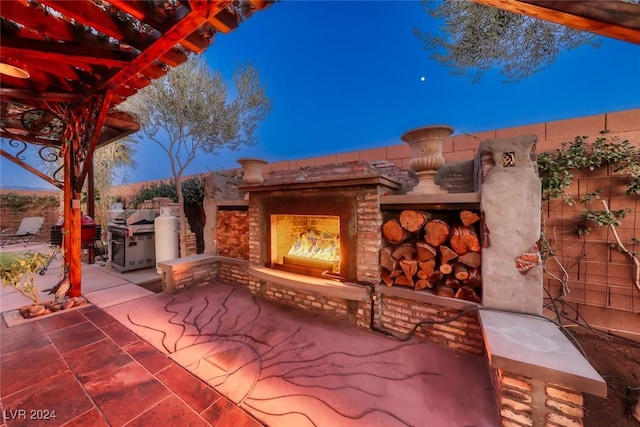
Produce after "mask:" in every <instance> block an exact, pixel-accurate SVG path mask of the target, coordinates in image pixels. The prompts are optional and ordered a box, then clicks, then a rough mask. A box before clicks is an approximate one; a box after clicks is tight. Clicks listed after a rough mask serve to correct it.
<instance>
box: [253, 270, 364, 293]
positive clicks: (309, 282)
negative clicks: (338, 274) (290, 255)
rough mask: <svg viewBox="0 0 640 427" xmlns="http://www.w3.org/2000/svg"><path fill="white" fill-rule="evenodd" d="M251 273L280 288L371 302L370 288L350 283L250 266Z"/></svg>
mask: <svg viewBox="0 0 640 427" xmlns="http://www.w3.org/2000/svg"><path fill="white" fill-rule="evenodd" d="M249 272H250V273H251V274H252V275H253V276H254V277H255V278H256V279H260V280H266V281H268V282H271V283H275V284H277V285H280V286H285V287H290V288H295V289H303V290H305V291H308V292H316V293H320V294H322V295H327V296H332V297H335V298H344V299H347V300H353V301H369V299H370V298H369V288H368V287H367V286H363V285H358V284H355V283H349V282H339V281H336V280H328V279H322V278H317V277H310V276H305V275H302V274H296V273H290V272H288V271H282V270H276V269H273V268H266V267H257V266H250V267H249Z"/></svg>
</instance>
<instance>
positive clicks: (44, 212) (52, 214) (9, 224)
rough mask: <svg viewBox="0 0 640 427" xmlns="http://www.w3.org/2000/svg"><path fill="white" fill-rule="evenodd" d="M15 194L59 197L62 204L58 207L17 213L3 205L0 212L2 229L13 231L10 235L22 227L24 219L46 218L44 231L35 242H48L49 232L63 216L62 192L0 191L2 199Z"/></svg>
mask: <svg viewBox="0 0 640 427" xmlns="http://www.w3.org/2000/svg"><path fill="white" fill-rule="evenodd" d="M9 193H14V194H17V195H19V196H29V197H33V196H35V197H51V196H53V197H58V198H59V199H60V203H59V205H58V206H44V207H42V206H36V207H30V208H28V209H26V210H24V211H15V210H14V209H11V208H10V207H7V206H5V203H2V212H0V229H1V230H5V229H12V230H11V231H9V233H12V232H15V231H16V230H17V228H18V227H19V226H20V222H21V221H22V218H27V217H32V216H41V217H44V224H43V225H42V231H41V232H40V235H39V236H37V237H36V238H35V239H34V241H40V242H46V241H48V240H49V231H50V230H51V226H53V225H55V223H56V222H58V219H59V218H60V216H61V215H62V210H61V208H62V191H56V190H53V191H34V190H7V189H2V190H0V198H4V197H6V195H7V194H9Z"/></svg>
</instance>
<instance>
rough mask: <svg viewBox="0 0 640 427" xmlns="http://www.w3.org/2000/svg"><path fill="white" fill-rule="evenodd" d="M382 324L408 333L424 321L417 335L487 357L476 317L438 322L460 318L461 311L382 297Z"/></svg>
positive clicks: (473, 315)
mask: <svg viewBox="0 0 640 427" xmlns="http://www.w3.org/2000/svg"><path fill="white" fill-rule="evenodd" d="M381 315H382V318H381V320H382V323H381V326H383V327H384V328H386V329H390V330H394V331H398V332H401V333H403V334H407V333H409V332H410V331H411V330H412V329H413V327H414V326H415V325H416V323H418V322H420V321H422V320H425V321H428V322H429V321H430V322H436V323H424V324H423V325H421V326H420V327H419V328H418V329H416V331H415V336H417V337H420V338H423V339H426V340H428V341H431V342H434V343H436V344H440V345H442V346H445V347H450V348H453V349H455V350H463V351H467V352H470V353H475V354H484V353H485V348H484V341H483V338H482V330H481V329H480V324H479V322H478V317H477V316H476V315H475V314H466V315H464V316H460V317H459V318H457V319H455V320H452V321H450V322H447V323H439V322H442V321H444V320H445V319H452V318H454V317H456V316H459V315H460V310H455V309H450V308H447V307H443V306H438V305H435V304H427V303H424V302H418V301H412V300H409V299H405V298H397V297H392V296H387V295H383V296H382V306H381Z"/></svg>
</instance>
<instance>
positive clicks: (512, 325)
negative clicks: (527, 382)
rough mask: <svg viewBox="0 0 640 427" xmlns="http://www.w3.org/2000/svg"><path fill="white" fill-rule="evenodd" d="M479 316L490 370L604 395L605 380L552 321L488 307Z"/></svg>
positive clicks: (605, 388) (605, 394)
mask: <svg viewBox="0 0 640 427" xmlns="http://www.w3.org/2000/svg"><path fill="white" fill-rule="evenodd" d="M479 318H480V325H481V327H482V331H483V335H484V340H485V344H486V349H487V355H488V357H489V361H490V363H491V367H492V368H493V369H501V370H504V371H508V372H511V373H514V374H517V375H521V376H523V377H527V378H536V379H539V380H542V381H545V382H548V383H555V384H559V385H562V386H564V387H568V388H572V389H574V390H577V391H580V392H584V393H589V394H592V395H595V396H599V397H606V396H607V383H606V382H605V381H604V379H602V377H601V376H600V375H599V374H598V372H596V370H595V369H594V368H593V367H592V366H591V364H589V362H588V361H587V360H586V359H585V358H584V356H583V355H582V354H581V353H580V352H579V351H578V349H577V348H576V347H575V346H574V345H573V344H572V343H571V342H570V341H569V339H568V338H567V337H566V336H565V335H563V334H562V332H560V330H559V329H558V327H557V326H556V325H555V324H553V323H552V322H550V321H547V320H544V319H542V318H539V317H535V316H527V315H521V314H514V313H505V312H499V311H488V310H481V311H480V313H479Z"/></svg>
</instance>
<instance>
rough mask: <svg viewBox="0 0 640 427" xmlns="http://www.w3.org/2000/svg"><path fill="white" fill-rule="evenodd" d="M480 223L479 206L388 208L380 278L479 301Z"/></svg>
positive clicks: (415, 288) (383, 281)
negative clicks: (468, 207)
mask: <svg viewBox="0 0 640 427" xmlns="http://www.w3.org/2000/svg"><path fill="white" fill-rule="evenodd" d="M479 224H480V214H479V210H478V209H462V210H456V209H434V210H429V209H419V208H413V207H412V208H406V209H397V207H396V210H387V211H385V212H384V219H383V224H382V235H383V237H384V239H385V242H383V244H385V246H383V247H382V249H381V250H380V277H381V281H382V283H384V285H386V286H388V287H395V286H398V287H404V288H412V289H413V290H415V291H417V292H420V293H422V292H429V293H432V294H435V295H437V296H442V297H450V298H458V299H463V300H467V301H472V302H476V303H480V302H481V298H482V279H481V274H480V268H481V255H480V251H481V240H480V238H479V228H480V226H479Z"/></svg>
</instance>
